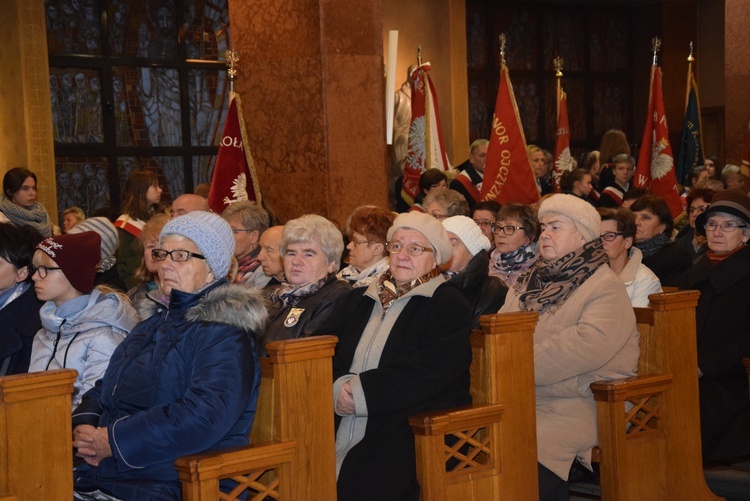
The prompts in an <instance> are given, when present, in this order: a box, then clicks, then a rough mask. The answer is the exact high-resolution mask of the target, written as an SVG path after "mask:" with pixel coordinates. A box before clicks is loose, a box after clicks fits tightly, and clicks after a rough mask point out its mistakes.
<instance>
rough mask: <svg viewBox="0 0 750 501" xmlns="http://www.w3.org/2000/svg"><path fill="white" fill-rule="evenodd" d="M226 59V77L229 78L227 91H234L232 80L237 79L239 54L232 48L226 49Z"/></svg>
mask: <svg viewBox="0 0 750 501" xmlns="http://www.w3.org/2000/svg"><path fill="white" fill-rule="evenodd" d="M224 58H225V59H226V61H227V78H229V92H234V81H235V80H236V79H237V63H239V62H240V54H239V52H237V51H236V50H234V49H227V50H226V52H225V53H224Z"/></svg>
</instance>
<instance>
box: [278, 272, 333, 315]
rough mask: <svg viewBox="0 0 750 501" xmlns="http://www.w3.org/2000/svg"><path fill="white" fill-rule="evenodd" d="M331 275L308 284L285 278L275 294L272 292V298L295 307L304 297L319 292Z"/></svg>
mask: <svg viewBox="0 0 750 501" xmlns="http://www.w3.org/2000/svg"><path fill="white" fill-rule="evenodd" d="M330 276H331V274H328V275H326V276H325V277H323V278H321V279H320V280H317V281H315V282H311V283H309V284H306V285H294V284H290V283H289V282H287V281H286V279H285V280H284V281H283V282H282V283H281V285H279V286H278V287H277V288H276V290H275V291H273V294H271V300H272V301H281V303H282V304H283V305H284V308H288V307H293V306H294V305H296V304H297V303H299V302H300V300H302V298H306V297H309V296H312V295H313V294H315V293H316V292H318V291H319V290H320V289H321V288H322V287H323V286H324V285H325V284H326V282H327V281H328V279H329V278H330ZM334 278H335V275H334Z"/></svg>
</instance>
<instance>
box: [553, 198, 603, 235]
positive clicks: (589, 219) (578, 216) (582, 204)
mask: <svg viewBox="0 0 750 501" xmlns="http://www.w3.org/2000/svg"><path fill="white" fill-rule="evenodd" d="M549 212H554V213H557V214H562V215H563V216H567V217H568V218H570V219H571V220H572V221H573V224H575V226H576V229H577V230H578V231H579V232H581V235H583V238H584V239H586V241H587V242H591V241H592V240H594V239H596V238H599V236H600V235H601V234H602V218H601V216H600V215H599V213H598V212H596V209H595V208H594V206H593V205H591V204H590V203H588V202H586V201H585V200H583V199H581V198H578V197H577V196H575V195H563V194H560V193H558V194H555V195H552V196H551V197H549V198H545V199H544V201H543V202H542V205H541V206H539V219H540V220H541V219H542V216H544V215H545V214H547V213H549Z"/></svg>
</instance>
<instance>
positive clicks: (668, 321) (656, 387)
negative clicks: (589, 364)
mask: <svg viewBox="0 0 750 501" xmlns="http://www.w3.org/2000/svg"><path fill="white" fill-rule="evenodd" d="M698 297H699V293H698V292H697V291H680V292H673V293H663V294H652V295H651V296H649V301H650V307H649V308H636V309H635V312H636V319H637V322H638V330H639V332H640V334H641V340H640V346H641V357H640V361H639V364H638V374H639V375H638V376H637V377H633V378H627V379H621V380H615V381H604V382H599V383H593V384H592V385H591V389H592V391H593V392H594V398H595V399H596V404H597V411H598V418H599V422H598V428H599V451H596V450H595V458H596V456H600V460H601V461H600V467H601V470H600V475H601V499H602V501H620V500H623V501H625V500H633V499H649V500H662V499H664V500H672V499H675V500H677V499H689V500H691V501H704V500H717V499H722V498H719V497H718V496H716V495H714V494H713V493H712V492H711V490H710V489H709V488H708V486H707V485H706V482H705V479H704V477H703V468H702V457H701V456H702V454H701V434H700V433H701V432H700V411H699V404H698V356H697V348H696V334H695V332H696V330H695V306H696V304H697V303H698ZM630 406H632V408H631V407H630Z"/></svg>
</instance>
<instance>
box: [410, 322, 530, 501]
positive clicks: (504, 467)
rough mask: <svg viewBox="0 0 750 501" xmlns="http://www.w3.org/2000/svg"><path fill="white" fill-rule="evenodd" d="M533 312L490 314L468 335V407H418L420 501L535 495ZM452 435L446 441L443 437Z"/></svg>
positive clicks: (414, 421)
mask: <svg viewBox="0 0 750 501" xmlns="http://www.w3.org/2000/svg"><path fill="white" fill-rule="evenodd" d="M537 318H538V315H537V314H536V313H531V312H518V313H507V314H501V315H488V316H485V317H482V318H481V324H482V331H475V332H473V333H472V335H471V343H472V351H473V360H472V364H471V393H472V397H473V401H474V403H473V405H472V406H469V407H466V408H461V409H453V410H449V411H438V412H429V413H422V414H419V415H416V416H413V417H412V418H411V419H410V420H409V422H410V424H411V426H412V429H413V430H414V434H415V444H416V449H417V471H418V477H419V483H420V485H421V487H422V500H424V501H433V500H435V501H437V500H440V501H451V500H461V501H464V500H466V501H470V500H476V501H480V500H488V499H536V498H537V497H538V493H537V466H536V464H537V456H536V410H535V403H534V350H533V334H534V329H535V328H536V322H537ZM446 436H449V437H455V438H456V439H457V440H458V441H457V442H456V443H455V444H453V445H451V446H450V447H448V446H446V442H445V437H446Z"/></svg>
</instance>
